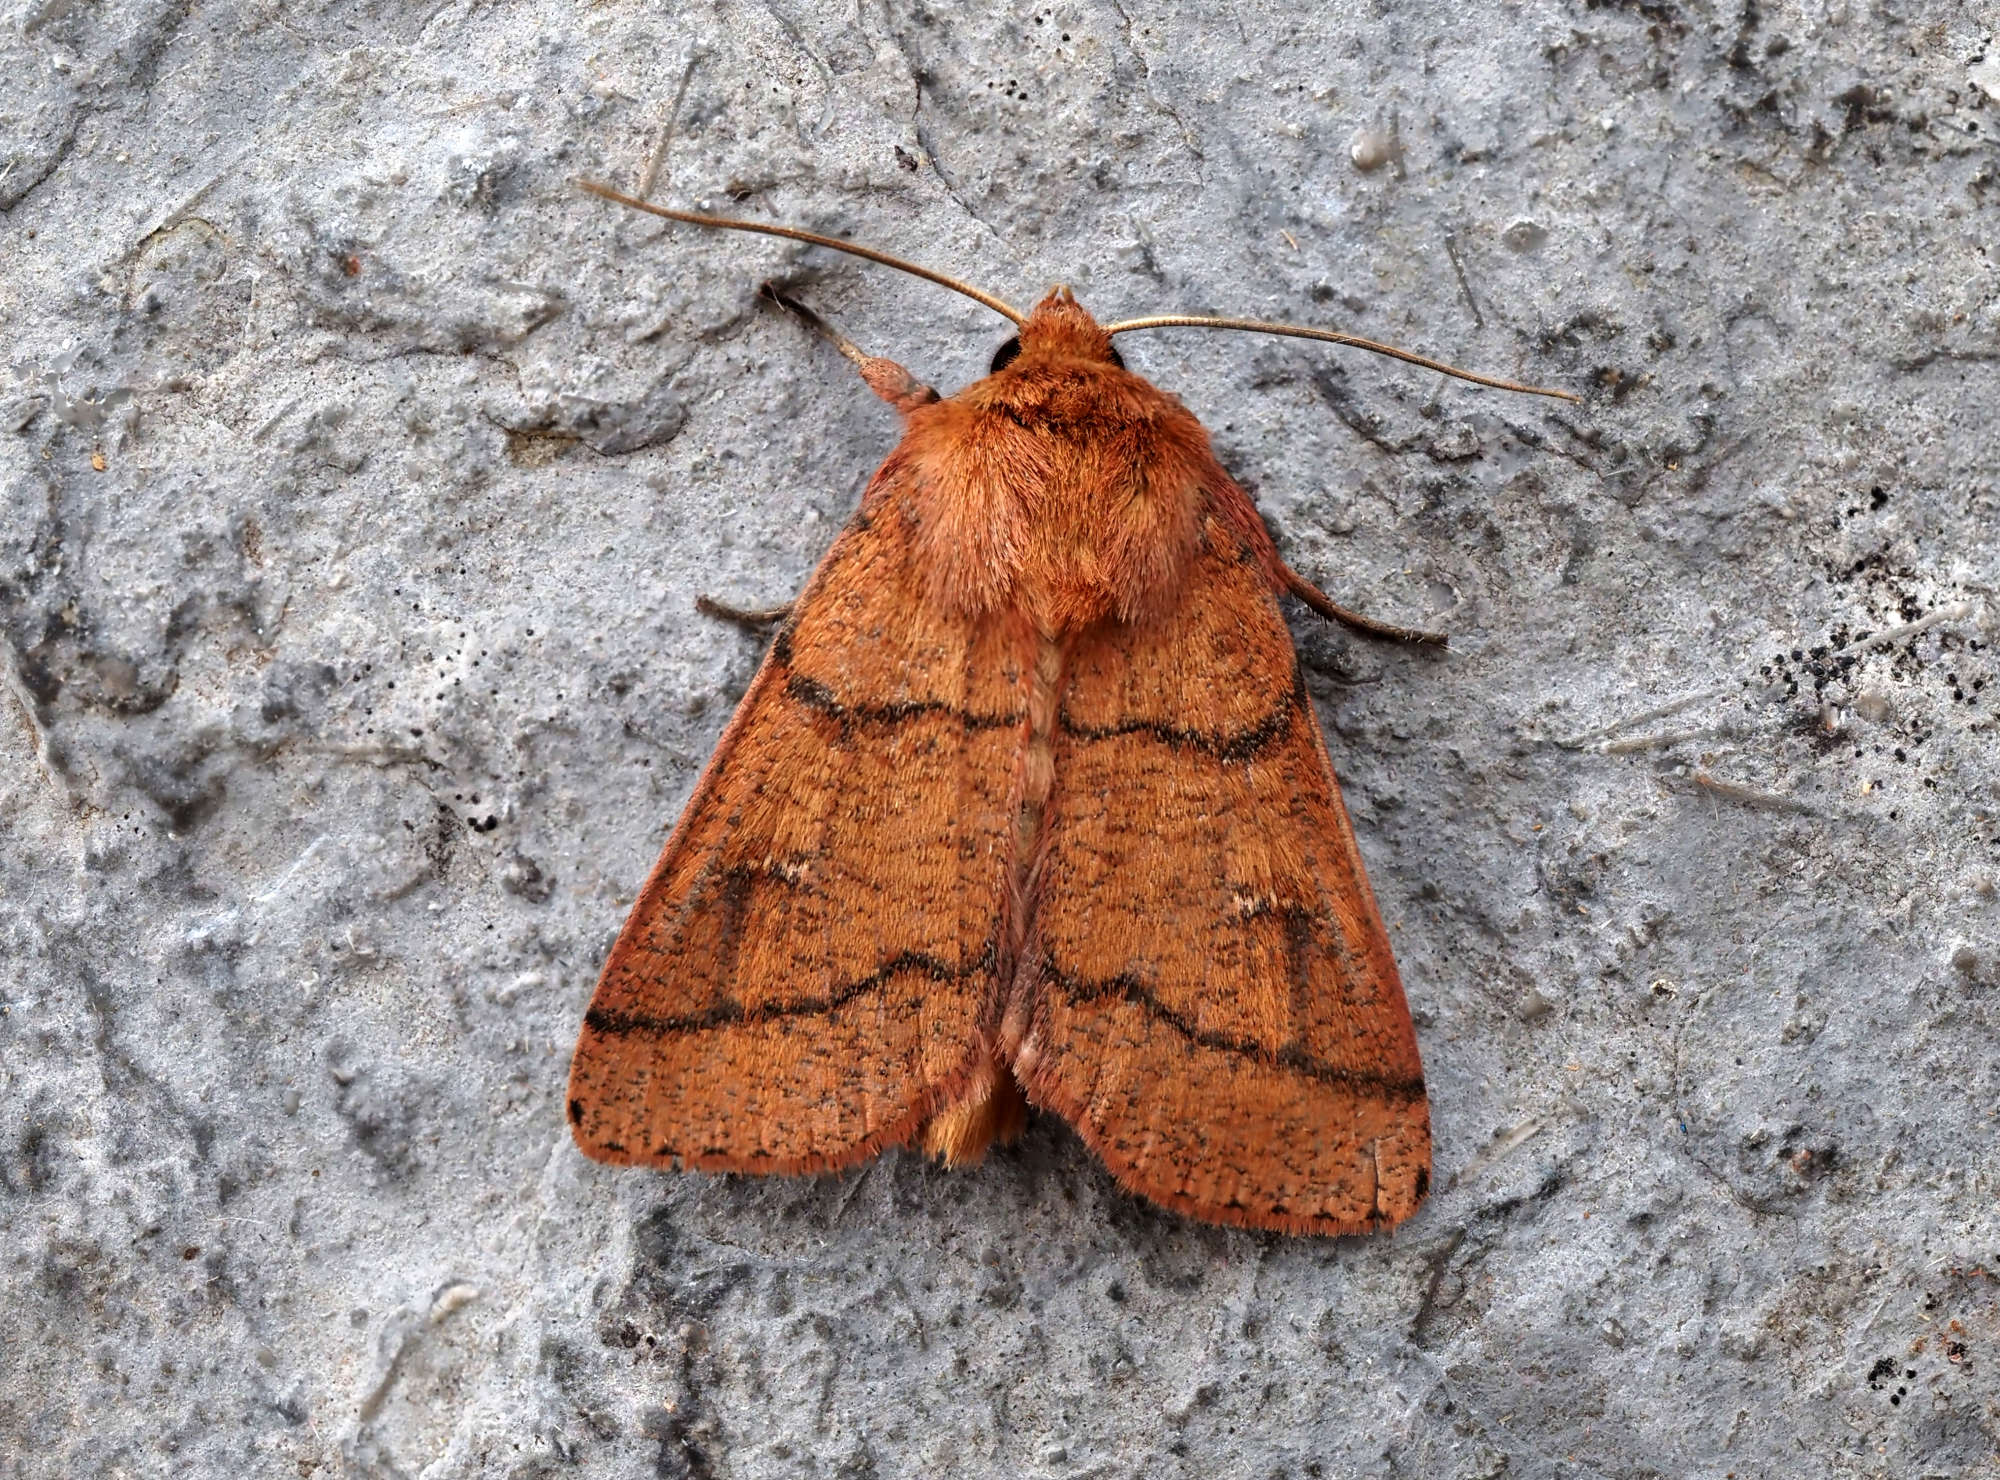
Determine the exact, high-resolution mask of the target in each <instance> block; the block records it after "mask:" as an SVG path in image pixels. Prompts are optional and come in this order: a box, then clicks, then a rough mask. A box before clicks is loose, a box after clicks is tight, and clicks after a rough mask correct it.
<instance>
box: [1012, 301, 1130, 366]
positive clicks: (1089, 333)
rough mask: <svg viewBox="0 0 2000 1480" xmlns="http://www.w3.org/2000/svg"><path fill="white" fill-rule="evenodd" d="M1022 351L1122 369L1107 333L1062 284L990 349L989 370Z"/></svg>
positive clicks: (1028, 353) (1121, 363)
mask: <svg viewBox="0 0 2000 1480" xmlns="http://www.w3.org/2000/svg"><path fill="white" fill-rule="evenodd" d="M1023 354H1027V355H1038V356H1040V355H1047V356H1050V357H1052V358H1056V359H1065V360H1096V361H1099V362H1101V363H1108V364H1112V365H1116V366H1117V367H1118V368H1119V369H1121V370H1123V369H1124V368H1125V360H1124V357H1123V356H1121V355H1120V354H1119V353H1118V351H1117V350H1115V349H1113V348H1112V347H1111V336H1110V334H1109V333H1107V332H1106V331H1105V329H1104V326H1103V325H1102V324H1100V323H1098V322H1097V320H1096V319H1094V318H1092V317H1091V316H1090V310H1088V309H1087V308H1085V307H1084V306H1083V305H1082V304H1081V303H1078V302H1077V301H1076V295H1075V294H1073V293H1071V292H1070V290H1069V289H1068V288H1066V287H1058V288H1052V289H1050V290H1049V294H1048V296H1047V297H1046V298H1044V299H1042V301H1041V302H1040V303H1037V304H1036V305H1035V307H1034V311H1033V312H1031V313H1030V314H1029V315H1028V317H1027V320H1026V321H1025V322H1024V323H1023V324H1022V325H1021V332H1020V333H1018V334H1016V335H1015V336H1014V337H1013V338H1012V339H1010V340H1008V341H1007V342H1006V343H1005V344H1003V345H1001V346H1000V348H999V349H997V350H996V351H994V354H993V366H992V369H993V371H994V372H996V373H997V372H999V371H1001V370H1004V369H1006V368H1007V366H1009V365H1010V364H1012V363H1013V362H1014V360H1015V358H1016V357H1017V356H1019V355H1023Z"/></svg>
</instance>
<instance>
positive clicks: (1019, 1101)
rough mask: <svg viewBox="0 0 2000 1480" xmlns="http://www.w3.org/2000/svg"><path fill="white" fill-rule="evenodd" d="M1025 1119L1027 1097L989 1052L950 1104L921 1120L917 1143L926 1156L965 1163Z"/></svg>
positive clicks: (1009, 1138)
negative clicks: (922, 1125) (922, 1126)
mask: <svg viewBox="0 0 2000 1480" xmlns="http://www.w3.org/2000/svg"><path fill="white" fill-rule="evenodd" d="M1027 1124H1028V1102H1027V1100H1026V1099H1024V1098H1023V1097H1022V1095H1021V1086H1020V1085H1018V1084H1016V1083H1015V1082H1014V1075H1013V1073H1012V1072H1011V1071H1010V1070H1009V1069H1008V1068H1007V1066H1006V1065H1004V1064H1002V1063H1001V1062H1000V1061H999V1060H998V1059H997V1058H995V1057H994V1056H993V1054H991V1053H990V1052H989V1053H988V1054H986V1055H985V1057H984V1058H982V1059H981V1060H980V1064H979V1068H978V1070H977V1072H975V1073H974V1074H973V1076H972V1082H971V1083H969V1084H968V1085H966V1087H965V1088H964V1089H963V1090H961V1091H960V1092H959V1094H958V1097H957V1098H956V1099H954V1100H953V1101H952V1102H951V1103H950V1104H948V1105H944V1106H942V1107H940V1108H939V1109H938V1111H937V1113H936V1114H934V1115H932V1116H931V1118H930V1119H929V1120H928V1121H926V1122H925V1123H924V1128H923V1130H922V1131H921V1132H919V1144H921V1145H922V1147H923V1150H924V1154H925V1155H926V1156H934V1157H936V1158H937V1159H938V1160H940V1161H942V1162H943V1163H944V1164H945V1165H946V1166H948V1167H962V1166H970V1165H971V1164H972V1163H973V1162H976V1161H978V1160H979V1159H980V1158H981V1157H982V1156H984V1155H985V1154H986V1148H987V1147H988V1146H990V1145H992V1144H993V1143H994V1142H995V1141H998V1142H999V1143H1000V1144H1001V1145H1002V1146H1005V1145H1008V1144H1009V1143H1011V1142H1013V1141H1014V1140H1016V1139H1018V1138H1019V1136H1020V1134H1021V1132H1022V1130H1023V1129H1025V1128H1026V1126H1027Z"/></svg>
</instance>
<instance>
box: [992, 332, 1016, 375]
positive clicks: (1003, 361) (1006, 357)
mask: <svg viewBox="0 0 2000 1480" xmlns="http://www.w3.org/2000/svg"><path fill="white" fill-rule="evenodd" d="M1020 353H1021V336H1020V335H1018V334H1016V335H1015V336H1014V337H1013V338H1012V339H1010V340H1008V341H1007V342H1006V343H1005V344H1003V345H1001V346H1000V348H998V349H996V350H995V351H993V363H992V365H990V366H989V367H988V368H987V372H986V373H987V374H989V375H997V374H998V373H999V372H1000V371H1002V370H1005V369H1006V368H1007V367H1008V366H1009V365H1011V364H1013V363H1014V359H1015V357H1016V356H1017V355H1019V354H1020Z"/></svg>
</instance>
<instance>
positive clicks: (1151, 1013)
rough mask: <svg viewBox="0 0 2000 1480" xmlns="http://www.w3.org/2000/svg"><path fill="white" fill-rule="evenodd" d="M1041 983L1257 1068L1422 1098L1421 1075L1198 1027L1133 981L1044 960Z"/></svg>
mask: <svg viewBox="0 0 2000 1480" xmlns="http://www.w3.org/2000/svg"><path fill="white" fill-rule="evenodd" d="M1041 979H1042V985H1043V986H1044V987H1054V988H1056V989H1057V990H1059V991H1060V992H1061V993H1062V994H1063V995H1064V996H1065V997H1067V998H1068V999H1069V1000H1070V1001H1071V1002H1072V1003H1076V1004H1079V1005H1085V1004H1090V1003H1097V1002H1103V1001H1104V1000H1106V999H1107V998H1120V999H1122V1000H1124V1001H1126V1002H1129V1003H1131V1004H1132V1005H1133V1006H1134V1007H1137V1008H1138V1009H1139V1010H1140V1011H1142V1012H1144V1013H1145V1014H1146V1016H1147V1017H1149V1018H1151V1019H1152V1020H1153V1021H1154V1022H1156V1023H1161V1024H1164V1025H1165V1026H1166V1027H1169V1028H1171V1029H1173V1030H1174V1032H1176V1033H1178V1034H1180V1035H1181V1037H1183V1038H1185V1039H1186V1040H1187V1041H1188V1042H1190V1043H1193V1044H1196V1045H1198V1046H1200V1047H1202V1048H1212V1049H1214V1050H1215V1051H1217V1052H1218V1053H1226V1054H1233V1055H1235V1056H1236V1057H1238V1058H1245V1059H1254V1060H1255V1061H1257V1062H1258V1063H1261V1064H1275V1065H1277V1066H1278V1067H1279V1068H1282V1069H1289V1070H1291V1071H1292V1072H1293V1073H1295V1074H1301V1075H1304V1076H1305V1077H1306V1078H1308V1079H1312V1080H1315V1081H1317V1082H1318V1083H1320V1084H1331V1085H1338V1086H1340V1087H1341V1088H1344V1089H1354V1090H1367V1091H1371V1092H1373V1093H1375V1094H1378V1095H1380V1096H1381V1097H1382V1098H1383V1099H1385V1100H1400V1101H1402V1102H1403V1103H1405V1104H1414V1103H1416V1102H1417V1101H1419V1100H1421V1099H1423V1098H1424V1081H1423V1077H1422V1076H1421V1075H1419V1076H1418V1077H1417V1078H1415V1079H1402V1078H1397V1077H1395V1076H1392V1075H1388V1074H1371V1073H1368V1072H1366V1071H1364V1070H1360V1069H1341V1068H1337V1067H1335V1066H1334V1065H1332V1064H1329V1063H1327V1062H1326V1061H1325V1060H1324V1059H1316V1058H1314V1057H1313V1056H1312V1055H1311V1054H1309V1053H1307V1052H1306V1051H1305V1050H1304V1049H1302V1048H1300V1047H1299V1046H1298V1045H1297V1044H1291V1043H1288V1044H1285V1045H1284V1046H1282V1047H1280V1048H1278V1049H1276V1050H1273V1049H1271V1048H1268V1047H1266V1046H1265V1045H1264V1044H1262V1043H1259V1042H1258V1041H1257V1040H1256V1039H1254V1038H1243V1037H1239V1036H1237V1035H1236V1034H1233V1033H1216V1032H1213V1031H1211V1030H1209V1029H1206V1028H1198V1027H1196V1026H1195V1025H1194V1023H1192V1022H1190V1021H1189V1020H1188V1018H1187V1017H1186V1016H1184V1015H1183V1014H1181V1013H1179V1012H1176V1011H1175V1010H1174V1009H1173V1008H1171V1007H1169V1006H1167V1005H1166V1004H1165V1003H1164V1002H1162V1001H1160V999H1159V998H1157V997H1155V996H1154V995H1153V994H1152V993H1151V992H1150V991H1148V990H1147V988H1146V986H1145V984H1144V983H1143V982H1141V981H1139V980H1138V979H1137V978H1136V977H1132V976H1128V975H1124V974H1121V975H1118V976H1113V977H1107V978H1105V979H1104V980H1103V981H1096V982H1086V981H1083V980H1081V979H1080V978H1077V977H1073V976H1070V975H1069V974H1067V973H1066V972H1064V971H1063V970H1062V969H1061V968H1060V967H1058V966H1056V965H1055V964H1054V963H1053V962H1050V961H1044V962H1043V963H1042V978H1041Z"/></svg>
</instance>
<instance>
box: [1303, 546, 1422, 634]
mask: <svg viewBox="0 0 2000 1480" xmlns="http://www.w3.org/2000/svg"><path fill="white" fill-rule="evenodd" d="M1278 569H1279V570H1280V571H1282V572H1283V573H1284V580H1285V589H1286V590H1287V591H1290V592H1291V593H1292V595H1294V596H1296V597H1298V599H1299V600H1301V601H1303V602H1304V603H1305V604H1306V605H1307V606H1309V607H1311V608H1312V609H1313V610H1314V611H1316V612H1318V613H1319V614H1320V615H1321V616H1322V617H1329V618H1331V619H1332V620H1333V621H1336V622H1341V623H1344V624H1345V625H1347V626H1349V627H1352V628H1353V629H1354V630H1355V631H1356V632H1366V633H1367V634H1368V635H1369V636H1371V637H1388V638H1393V639H1394V640H1395V641H1397V642H1416V643H1422V644H1424V645H1425V646H1427V647H1443V646H1444V645H1445V643H1446V642H1447V641H1449V640H1450V638H1449V634H1447V633H1443V632H1425V631H1422V630H1420V629H1418V628H1416V627H1397V626H1394V625H1392V624H1390V623H1388V622H1378V621H1376V620H1375V619H1374V618H1373V617H1364V616H1362V615H1361V613H1360V612H1351V611H1349V610H1348V609H1347V608H1346V607H1344V606H1340V605H1338V604H1336V603H1335V602H1334V601H1333V600H1332V599H1331V598H1330V597H1328V596H1327V594H1326V593H1325V592H1324V591H1322V590H1320V589H1319V587H1317V586H1315V585H1314V584H1313V583H1312V582H1311V581H1309V580H1307V579H1306V578H1305V577H1304V576H1302V575H1300V574H1299V573H1298V572H1297V571H1295V570H1293V569H1292V568H1291V567H1290V566H1289V565H1284V564H1282V563H1281V564H1280V565H1279V567H1278Z"/></svg>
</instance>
